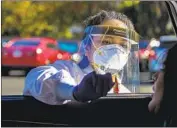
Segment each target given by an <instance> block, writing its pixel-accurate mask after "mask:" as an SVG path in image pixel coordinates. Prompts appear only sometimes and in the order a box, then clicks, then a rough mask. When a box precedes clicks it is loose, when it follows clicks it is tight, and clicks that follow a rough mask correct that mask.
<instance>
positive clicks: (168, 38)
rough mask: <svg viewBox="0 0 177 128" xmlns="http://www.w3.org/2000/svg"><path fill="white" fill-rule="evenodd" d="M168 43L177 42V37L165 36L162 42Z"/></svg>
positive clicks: (161, 39) (161, 38)
mask: <svg viewBox="0 0 177 128" xmlns="http://www.w3.org/2000/svg"><path fill="white" fill-rule="evenodd" d="M166 41H177V37H176V36H175V35H165V36H161V37H160V42H166Z"/></svg>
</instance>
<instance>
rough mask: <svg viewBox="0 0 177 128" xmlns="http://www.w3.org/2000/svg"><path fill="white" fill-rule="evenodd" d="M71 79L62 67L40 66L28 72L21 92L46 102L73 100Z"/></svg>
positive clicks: (58, 102) (61, 102)
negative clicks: (58, 68) (59, 68)
mask: <svg viewBox="0 0 177 128" xmlns="http://www.w3.org/2000/svg"><path fill="white" fill-rule="evenodd" d="M72 81H73V80H72V77H71V75H70V73H69V72H67V71H66V70H64V69H61V70H57V69H56V68H54V67H52V66H40V67H37V68H34V69H32V70H31V71H30V72H29V73H28V75H27V77H26V80H25V88H24V91H23V92H24V95H32V96H33V97H34V98H36V99H37V100H39V101H42V102H44V103H47V104H51V105H55V104H63V103H64V101H66V100H74V98H73V88H74V85H71V84H70V83H71V82H72Z"/></svg>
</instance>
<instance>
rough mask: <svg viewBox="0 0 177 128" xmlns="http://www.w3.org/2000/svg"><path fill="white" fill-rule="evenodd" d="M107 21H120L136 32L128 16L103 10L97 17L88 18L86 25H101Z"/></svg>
mask: <svg viewBox="0 0 177 128" xmlns="http://www.w3.org/2000/svg"><path fill="white" fill-rule="evenodd" d="M105 19H118V20H120V21H122V22H123V23H125V24H126V25H127V27H128V28H129V29H133V30H134V25H133V23H132V22H131V20H130V19H129V18H128V17H127V16H126V15H124V14H122V13H118V12H115V11H105V10H102V11H100V12H99V13H97V14H96V15H93V16H90V17H88V18H87V19H86V20H85V21H84V25H85V27H87V26H91V25H99V24H101V23H102V22H103V21H104V20H105Z"/></svg>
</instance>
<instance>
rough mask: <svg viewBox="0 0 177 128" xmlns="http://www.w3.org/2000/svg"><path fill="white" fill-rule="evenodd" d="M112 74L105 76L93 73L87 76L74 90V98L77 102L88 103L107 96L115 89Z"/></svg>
mask: <svg viewBox="0 0 177 128" xmlns="http://www.w3.org/2000/svg"><path fill="white" fill-rule="evenodd" d="M113 85H114V83H113V82H112V76H111V74H110V73H107V74H105V75H100V74H96V72H91V73H89V74H87V75H86V76H85V77H84V78H83V80H82V81H81V83H80V84H79V85H78V86H75V87H74V89H73V96H74V98H75V99H76V100H77V101H80V102H86V101H90V100H95V99H98V98H100V97H102V96H106V95H107V93H108V91H109V90H110V89H111V88H112V87H113Z"/></svg>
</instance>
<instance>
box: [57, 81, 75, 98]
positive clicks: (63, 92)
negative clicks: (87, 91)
mask: <svg viewBox="0 0 177 128" xmlns="http://www.w3.org/2000/svg"><path fill="white" fill-rule="evenodd" d="M73 89H74V86H71V85H68V84H65V83H60V84H59V85H57V87H56V93H57V97H58V99H59V100H72V101H76V100H75V99H74V97H73Z"/></svg>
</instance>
